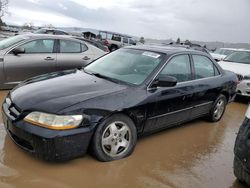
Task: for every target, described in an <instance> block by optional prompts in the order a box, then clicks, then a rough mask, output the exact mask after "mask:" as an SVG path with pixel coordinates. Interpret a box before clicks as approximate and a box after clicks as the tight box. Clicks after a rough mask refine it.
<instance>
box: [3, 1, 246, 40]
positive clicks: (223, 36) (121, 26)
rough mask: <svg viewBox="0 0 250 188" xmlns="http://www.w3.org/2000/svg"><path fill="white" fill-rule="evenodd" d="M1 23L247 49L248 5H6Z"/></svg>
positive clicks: (49, 2)
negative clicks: (216, 43)
mask: <svg viewBox="0 0 250 188" xmlns="http://www.w3.org/2000/svg"><path fill="white" fill-rule="evenodd" d="M9 1H10V2H9V7H8V12H9V13H8V14H7V15H5V16H4V17H3V20H4V21H5V22H7V23H12V24H19V25H23V24H24V23H29V22H32V23H34V24H35V25H36V26H43V25H48V24H52V25H53V26H55V27H68V26H69V27H84V28H93V29H100V30H109V31H115V32H119V33H124V34H130V35H134V36H138V37H141V36H143V37H145V38H154V39H169V38H172V39H174V40H176V39H177V38H178V37H180V38H181V40H186V39H189V40H199V41H222V42H235V43H237V42H246V43H250V34H249V33H250V32H249V31H250V0H9Z"/></svg>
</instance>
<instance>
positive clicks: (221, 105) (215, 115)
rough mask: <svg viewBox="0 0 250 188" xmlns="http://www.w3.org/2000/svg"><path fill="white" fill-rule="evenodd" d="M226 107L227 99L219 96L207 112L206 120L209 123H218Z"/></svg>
mask: <svg viewBox="0 0 250 188" xmlns="http://www.w3.org/2000/svg"><path fill="white" fill-rule="evenodd" d="M226 105H227V98H226V97H225V96H224V95H219V97H218V98H217V99H216V101H215V102H214V104H213V106H212V108H211V110H210V112H209V115H208V120H209V121H211V122H217V121H220V119H221V118H222V116H223V114H224V112H225V110H226Z"/></svg>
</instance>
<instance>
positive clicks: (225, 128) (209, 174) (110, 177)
mask: <svg viewBox="0 0 250 188" xmlns="http://www.w3.org/2000/svg"><path fill="white" fill-rule="evenodd" d="M6 93H7V92H1V91H0V103H2V101H3V97H4V96H5V95H6ZM246 108H247V105H246V103H232V104H230V105H229V106H228V108H227V110H226V113H225V115H224V117H223V119H222V120H221V121H220V122H218V123H208V122H206V121H204V120H196V121H193V122H190V123H187V124H185V125H184V126H181V127H178V128H172V129H168V130H166V131H163V132H160V133H158V134H154V135H151V136H148V137H145V138H142V139H140V140H139V141H138V144H137V146H136V149H135V151H134V153H133V154H132V155H131V156H130V157H128V158H126V159H123V160H120V161H114V162H109V163H101V162H98V161H97V160H95V159H94V158H92V157H91V156H89V155H87V156H85V157H83V158H79V159H75V160H72V161H69V162H66V163H60V164H54V163H47V162H44V161H41V160H37V159H35V158H33V157H32V156H30V155H29V154H27V153H26V152H24V151H23V150H21V149H20V148H18V147H17V146H16V145H15V144H14V143H13V142H12V141H11V139H10V138H9V137H8V136H6V132H5V130H4V128H3V126H2V125H1V126H0V187H25V188H26V187H38V188H39V187H46V186H47V187H55V188H57V187H83V186H84V187H139V188H140V187H146V188H152V187H234V188H244V186H243V185H241V184H240V183H239V182H238V181H236V178H235V177H234V175H233V169H232V166H233V146H234V141H235V138H236V133H237V132H238V129H239V126H240V124H241V122H242V120H243V119H244V113H245V110H246ZM0 121H1V120H0ZM0 124H1V122H0Z"/></svg>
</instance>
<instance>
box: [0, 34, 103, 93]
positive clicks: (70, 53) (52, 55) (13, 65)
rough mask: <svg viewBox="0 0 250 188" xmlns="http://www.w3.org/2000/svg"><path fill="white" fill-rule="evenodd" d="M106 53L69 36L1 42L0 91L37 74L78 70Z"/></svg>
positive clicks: (23, 37)
mask: <svg viewBox="0 0 250 188" xmlns="http://www.w3.org/2000/svg"><path fill="white" fill-rule="evenodd" d="M105 53H106V52H104V51H102V50H100V49H99V48H96V47H95V46H93V45H90V44H88V43H85V42H83V41H80V40H77V39H73V38H72V37H69V36H56V35H47V34H46V35H43V34H27V35H18V36H14V37H10V38H7V39H5V40H2V41H0V88H1V89H9V88H12V87H14V86H15V85H17V84H18V83H19V82H21V81H23V80H25V79H27V78H30V77H34V76H37V75H40V74H45V73H50V72H55V71H60V70H66V69H73V68H81V67H83V66H85V65H87V64H89V63H90V62H92V61H93V60H95V59H97V58H99V57H100V56H103V55H104V54H105Z"/></svg>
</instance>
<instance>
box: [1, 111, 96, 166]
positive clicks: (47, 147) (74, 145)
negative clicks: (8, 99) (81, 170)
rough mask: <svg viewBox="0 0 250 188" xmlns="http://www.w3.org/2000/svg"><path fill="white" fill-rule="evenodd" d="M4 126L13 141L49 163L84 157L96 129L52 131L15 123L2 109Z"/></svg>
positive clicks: (23, 123)
mask: <svg viewBox="0 0 250 188" xmlns="http://www.w3.org/2000/svg"><path fill="white" fill-rule="evenodd" d="M2 112H3V113H2V117H3V121H4V126H5V128H6V131H7V133H8V134H9V136H10V137H11V139H12V140H13V141H14V142H15V143H16V144H17V145H18V146H20V147H21V148H22V149H24V150H26V151H28V152H29V153H31V154H33V155H34V156H36V157H38V158H41V159H44V160H47V161H65V160H70V159H73V158H76V157H80V156H83V155H84V154H85V153H86V152H87V150H88V146H89V143H90V140H91V137H92V135H93V132H94V127H93V126H92V127H91V126H90V127H82V128H76V129H71V130H65V131H58V130H50V129H46V128H43V127H39V126H36V125H32V124H29V123H27V122H25V121H23V120H19V121H13V120H12V119H11V118H10V117H9V116H8V112H6V109H4V108H3V109H2Z"/></svg>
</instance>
